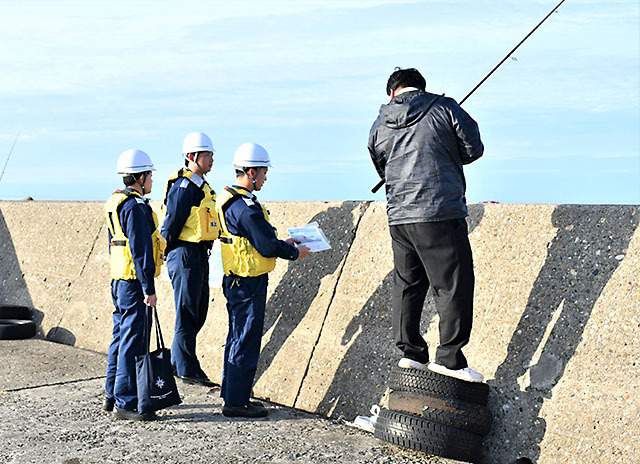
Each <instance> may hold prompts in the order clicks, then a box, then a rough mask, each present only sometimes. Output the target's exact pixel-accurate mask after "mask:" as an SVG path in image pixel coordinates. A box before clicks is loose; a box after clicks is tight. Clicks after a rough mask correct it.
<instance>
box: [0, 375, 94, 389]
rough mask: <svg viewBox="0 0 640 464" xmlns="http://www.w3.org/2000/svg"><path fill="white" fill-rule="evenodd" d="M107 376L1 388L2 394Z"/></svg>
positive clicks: (88, 380)
mask: <svg viewBox="0 0 640 464" xmlns="http://www.w3.org/2000/svg"><path fill="white" fill-rule="evenodd" d="M106 378H107V376H106V375H99V376H97V377H87V378H86V379H74V380H63V381H61V382H51V383H43V384H40V385H30V386H28V387H20V388H8V389H7V390H1V391H0V394H2V393H15V392H20V391H24V390H35V389H37V388H45V387H55V386H59V385H70V384H73V383H82V382H90V381H92V380H99V379H106Z"/></svg>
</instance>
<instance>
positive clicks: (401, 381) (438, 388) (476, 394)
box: [389, 367, 489, 406]
mask: <svg viewBox="0 0 640 464" xmlns="http://www.w3.org/2000/svg"><path fill="white" fill-rule="evenodd" d="M389 388H391V390H397V391H404V392H412V393H419V394H422V395H427V396H435V397H438V398H447V399H453V400H459V401H465V402H467V403H473V404H478V405H480V406H486V405H487V401H488V398H489V386H488V385H487V384H486V383H475V382H465V381H464V380H460V379H456V378H455V377H449V376H446V375H442V374H438V373H436V372H432V371H429V370H426V371H423V370H419V369H405V368H401V367H395V368H393V369H392V370H391V378H390V380H389Z"/></svg>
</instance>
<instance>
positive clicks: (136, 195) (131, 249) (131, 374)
mask: <svg viewBox="0 0 640 464" xmlns="http://www.w3.org/2000/svg"><path fill="white" fill-rule="evenodd" d="M151 171H155V168H154V167H153V163H152V162H151V158H149V155H147V154H146V153H145V152H143V151H141V150H126V151H125V152H123V153H122V154H121V155H120V158H118V164H117V173H118V174H120V175H122V176H123V177H122V180H123V182H124V185H125V186H126V188H125V189H122V190H116V191H115V192H114V193H113V195H111V198H110V199H109V200H108V201H107V203H106V204H105V216H106V220H107V228H108V231H109V267H110V272H111V279H112V281H111V296H112V298H113V304H114V306H115V310H114V311H113V338H112V340H111V344H110V345H109V354H108V357H107V380H106V384H105V389H106V391H107V396H106V398H105V400H104V405H103V408H104V409H105V411H112V410H113V409H114V406H115V412H114V414H115V416H116V417H117V418H119V419H129V420H151V419H153V418H154V417H155V414H154V413H143V414H140V413H138V411H137V406H138V390H137V384H136V356H138V355H141V354H143V352H144V350H145V344H147V343H149V340H145V336H144V333H145V319H146V318H145V312H146V309H147V308H146V307H147V306H156V304H157V300H158V299H157V297H156V290H155V285H154V277H156V276H158V275H159V274H160V267H161V266H162V259H163V256H162V254H163V252H164V248H165V243H166V242H165V240H164V238H162V236H161V235H160V231H159V230H158V218H157V217H156V214H155V213H154V212H153V210H152V209H151V206H150V205H149V203H148V200H147V199H146V198H144V197H143V195H146V194H148V193H150V192H151V185H152V183H153V180H152V174H151ZM148 330H149V325H147V331H148Z"/></svg>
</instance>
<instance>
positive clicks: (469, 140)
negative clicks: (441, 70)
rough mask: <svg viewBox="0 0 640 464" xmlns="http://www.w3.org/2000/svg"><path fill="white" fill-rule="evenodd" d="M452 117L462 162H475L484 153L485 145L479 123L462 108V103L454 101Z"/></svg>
mask: <svg viewBox="0 0 640 464" xmlns="http://www.w3.org/2000/svg"><path fill="white" fill-rule="evenodd" d="M452 103H453V104H452V105H451V107H450V108H451V117H452V119H453V121H452V122H453V127H454V129H455V131H456V135H457V136H458V151H459V152H460V157H461V159H462V164H469V163H473V162H474V161H475V160H477V159H478V158H480V157H481V156H482V154H483V153H484V145H483V144H482V141H481V140H480V130H479V129H478V123H477V122H475V121H474V120H473V118H472V117H471V116H469V114H468V113H467V112H466V111H465V110H464V109H462V107H461V106H460V105H458V104H457V103H456V102H454V101H452Z"/></svg>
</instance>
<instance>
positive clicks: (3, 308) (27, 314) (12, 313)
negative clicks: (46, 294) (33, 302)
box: [0, 305, 31, 320]
mask: <svg viewBox="0 0 640 464" xmlns="http://www.w3.org/2000/svg"><path fill="white" fill-rule="evenodd" d="M0 319H24V320H29V319H31V309H30V308H29V307H27V306H17V305H0Z"/></svg>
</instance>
